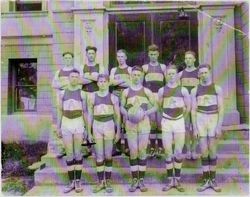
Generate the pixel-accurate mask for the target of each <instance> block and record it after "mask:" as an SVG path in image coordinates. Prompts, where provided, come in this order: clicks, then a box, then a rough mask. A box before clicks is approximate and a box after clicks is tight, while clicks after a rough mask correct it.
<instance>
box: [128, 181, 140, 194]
mask: <svg viewBox="0 0 250 197" xmlns="http://www.w3.org/2000/svg"><path fill="white" fill-rule="evenodd" d="M137 186H138V179H137V178H134V179H133V180H132V184H131V186H130V188H129V191H130V192H135V190H136V188H137Z"/></svg>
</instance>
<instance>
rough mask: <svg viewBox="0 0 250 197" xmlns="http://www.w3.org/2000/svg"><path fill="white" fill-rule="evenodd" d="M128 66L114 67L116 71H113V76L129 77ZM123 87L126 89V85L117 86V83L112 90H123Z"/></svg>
mask: <svg viewBox="0 0 250 197" xmlns="http://www.w3.org/2000/svg"><path fill="white" fill-rule="evenodd" d="M128 68H129V67H126V68H120V67H117V68H116V71H115V73H114V77H115V78H116V77H118V78H120V79H126V78H129V72H128ZM124 89H126V87H122V86H119V85H117V86H115V87H114V90H120V91H122V90H124Z"/></svg>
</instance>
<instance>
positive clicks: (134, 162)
mask: <svg viewBox="0 0 250 197" xmlns="http://www.w3.org/2000/svg"><path fill="white" fill-rule="evenodd" d="M130 169H131V174H132V177H133V179H134V178H138V160H137V159H130Z"/></svg>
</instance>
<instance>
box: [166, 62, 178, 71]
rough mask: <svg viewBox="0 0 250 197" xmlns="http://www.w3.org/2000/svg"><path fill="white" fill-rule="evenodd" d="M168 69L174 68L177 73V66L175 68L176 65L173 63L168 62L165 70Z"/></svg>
mask: <svg viewBox="0 0 250 197" xmlns="http://www.w3.org/2000/svg"><path fill="white" fill-rule="evenodd" d="M169 69H173V70H176V73H178V68H177V66H176V65H175V64H169V65H168V66H167V71H168V70H169ZM166 73H167V72H166Z"/></svg>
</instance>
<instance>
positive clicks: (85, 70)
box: [82, 64, 100, 92]
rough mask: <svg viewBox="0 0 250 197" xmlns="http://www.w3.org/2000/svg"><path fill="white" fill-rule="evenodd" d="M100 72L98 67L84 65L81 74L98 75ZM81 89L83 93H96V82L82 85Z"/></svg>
mask: <svg viewBox="0 0 250 197" xmlns="http://www.w3.org/2000/svg"><path fill="white" fill-rule="evenodd" d="M99 71H100V65H99V64H96V65H95V66H88V65H87V64H85V65H84V67H83V73H90V74H92V73H99ZM82 89H83V90H84V91H85V92H95V91H98V86H97V82H96V81H92V82H90V83H88V84H84V85H83V86H82Z"/></svg>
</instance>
